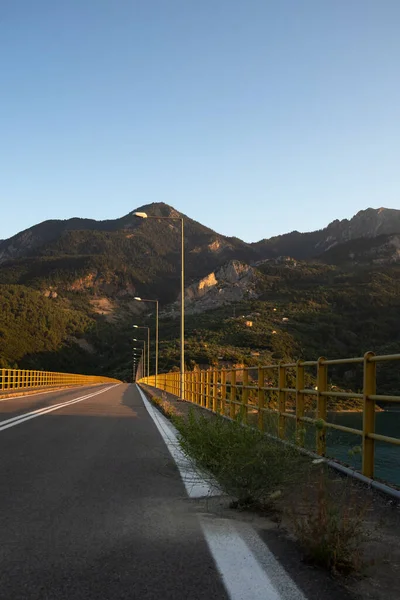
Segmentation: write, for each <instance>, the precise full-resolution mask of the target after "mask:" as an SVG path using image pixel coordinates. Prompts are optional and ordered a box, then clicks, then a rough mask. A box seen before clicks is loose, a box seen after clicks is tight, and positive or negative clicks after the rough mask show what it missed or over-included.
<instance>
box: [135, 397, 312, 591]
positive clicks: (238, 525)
mask: <svg viewBox="0 0 400 600" xmlns="http://www.w3.org/2000/svg"><path fill="white" fill-rule="evenodd" d="M137 389H138V390H139V393H140V395H141V397H142V399H143V403H144V405H145V407H146V409H147V411H148V413H149V415H150V417H151V418H152V419H153V421H154V423H155V425H156V426H157V429H158V430H159V432H160V434H161V436H162V438H163V440H164V442H165V443H166V445H167V448H168V450H169V451H170V453H171V456H172V458H173V459H174V461H175V463H176V465H177V467H178V469H179V472H180V475H181V477H182V481H183V483H184V485H185V488H186V491H187V494H188V496H189V497H190V498H199V497H204V496H206V495H210V494H211V493H213V495H216V494H215V490H218V492H217V493H218V495H220V494H222V491H221V490H220V488H219V487H218V484H217V483H215V484H213V485H212V486H210V483H209V482H207V481H206V480H205V479H204V478H203V477H202V475H201V473H200V471H199V470H198V469H197V468H196V467H195V465H194V464H193V462H191V461H190V460H189V459H188V458H187V457H186V456H185V454H184V453H183V452H182V450H180V448H179V442H178V439H177V433H178V432H177V430H176V428H175V427H174V426H173V425H172V423H171V422H170V421H168V419H167V418H166V417H164V415H162V414H161V413H160V412H159V411H158V410H157V409H156V408H154V407H153V405H152V404H151V403H150V402H149V401H148V400H147V398H146V396H145V394H144V393H143V391H142V390H141V389H140V387H139V386H137ZM199 520H200V524H201V528H202V530H203V534H204V537H205V539H206V541H207V545H208V547H209V549H210V552H211V555H212V556H213V558H214V561H215V564H216V567H217V569H218V572H219V574H220V576H221V578H222V581H223V584H224V586H225V589H226V591H227V593H228V595H229V598H230V600H306V598H305V596H304V595H303V593H302V592H301V591H300V590H299V588H298V587H297V586H296V584H295V583H294V582H293V580H292V579H291V578H290V577H289V575H288V574H287V572H286V571H285V569H284V568H283V567H282V566H281V565H280V564H279V562H278V561H277V560H276V558H275V557H274V555H273V554H272V552H271V551H270V550H269V548H268V547H267V545H266V544H264V542H263V541H262V540H261V538H260V537H259V535H258V534H257V532H256V531H255V530H254V528H253V527H252V526H251V525H249V524H247V523H243V522H234V521H233V520H229V519H221V518H214V517H212V516H207V515H200V516H199Z"/></svg>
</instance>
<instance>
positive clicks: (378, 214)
mask: <svg viewBox="0 0 400 600" xmlns="http://www.w3.org/2000/svg"><path fill="white" fill-rule="evenodd" d="M399 233H400V210H395V209H388V208H379V209H373V208H368V209H366V210H362V211H360V212H358V213H357V214H356V215H355V216H354V217H353V218H352V219H350V220H348V219H343V220H342V221H339V220H336V221H333V222H332V223H330V224H329V225H328V226H327V227H325V228H324V229H320V230H318V231H312V232H310V233H300V232H298V231H292V232H291V233H287V234H285V235H280V236H276V237H273V238H270V239H266V240H261V241H260V242H256V243H255V244H252V247H253V248H254V249H255V250H256V252H257V253H258V254H260V255H262V256H263V257H264V258H273V257H276V256H281V255H286V256H291V257H293V258H298V259H309V258H317V257H323V254H324V252H326V251H328V250H330V249H331V248H333V247H334V246H337V245H338V244H343V243H345V242H349V241H351V240H356V239H360V238H376V237H378V236H382V235H388V234H399ZM382 239H383V238H382Z"/></svg>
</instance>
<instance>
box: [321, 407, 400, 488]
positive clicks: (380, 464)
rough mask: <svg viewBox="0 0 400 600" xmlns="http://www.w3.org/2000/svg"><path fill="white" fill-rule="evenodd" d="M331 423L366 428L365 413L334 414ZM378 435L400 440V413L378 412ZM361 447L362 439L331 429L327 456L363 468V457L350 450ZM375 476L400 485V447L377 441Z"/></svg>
mask: <svg viewBox="0 0 400 600" xmlns="http://www.w3.org/2000/svg"><path fill="white" fill-rule="evenodd" d="M328 421H329V422H331V423H337V424H338V425H344V426H346V427H354V428H355V429H362V413H330V414H329V416H328ZM376 433H380V434H381V435H388V436H390V437H395V438H400V411H399V410H397V411H396V410H392V411H384V412H379V413H376ZM360 445H361V436H358V435H353V434H351V433H344V432H341V431H334V430H329V431H328V434H327V456H329V457H331V458H337V459H339V460H340V461H341V462H343V463H346V464H348V465H351V466H353V467H355V468H356V469H361V455H359V454H358V455H357V454H356V455H354V456H351V454H349V451H351V450H352V448H354V447H356V446H360ZM375 477H376V478H379V479H383V480H385V481H387V482H388V483H394V484H395V485H398V486H400V446H393V445H392V444H385V443H384V442H375Z"/></svg>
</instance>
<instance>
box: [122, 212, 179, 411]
mask: <svg viewBox="0 0 400 600" xmlns="http://www.w3.org/2000/svg"><path fill="white" fill-rule="evenodd" d="M133 214H134V216H135V217H138V218H139V219H164V220H167V221H168V220H169V221H180V222H181V366H180V386H179V387H180V398H181V400H184V399H185V237H184V225H183V217H156V216H149V215H148V214H147V213H145V212H135V213H133Z"/></svg>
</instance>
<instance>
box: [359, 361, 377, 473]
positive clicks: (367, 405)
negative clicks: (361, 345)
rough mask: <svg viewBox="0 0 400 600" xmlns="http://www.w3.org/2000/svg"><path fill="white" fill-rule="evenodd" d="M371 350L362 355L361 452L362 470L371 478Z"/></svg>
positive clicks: (373, 385) (373, 372)
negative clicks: (362, 406) (362, 412)
mask: <svg viewBox="0 0 400 600" xmlns="http://www.w3.org/2000/svg"><path fill="white" fill-rule="evenodd" d="M373 356H375V354H374V353H373V352H367V353H366V354H365V355H364V385H363V394H364V414H363V454H362V472H363V475H365V476H366V477H370V478H371V479H372V478H373V476H374V465H375V440H373V439H372V438H370V437H369V434H371V433H375V400H371V398H370V396H372V395H374V394H376V363H375V362H371V360H370V359H371V358H372V357H373Z"/></svg>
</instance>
